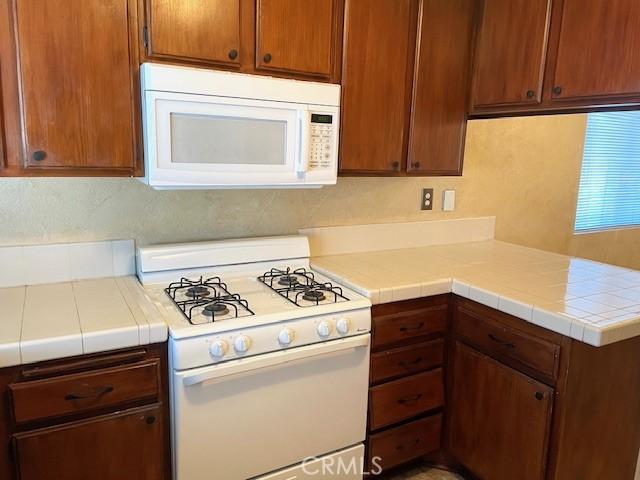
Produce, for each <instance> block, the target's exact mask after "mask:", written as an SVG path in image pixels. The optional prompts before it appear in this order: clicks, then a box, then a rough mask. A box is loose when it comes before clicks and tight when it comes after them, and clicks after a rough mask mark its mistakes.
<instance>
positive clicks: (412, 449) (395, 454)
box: [367, 415, 442, 471]
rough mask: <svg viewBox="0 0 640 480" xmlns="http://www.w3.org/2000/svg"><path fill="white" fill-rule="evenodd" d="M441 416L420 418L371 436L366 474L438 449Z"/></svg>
mask: <svg viewBox="0 0 640 480" xmlns="http://www.w3.org/2000/svg"><path fill="white" fill-rule="evenodd" d="M441 429H442V415H434V416H432V417H427V418H423V419H420V420H416V421H414V422H410V423H407V424H404V425H402V426H400V427H395V428H391V429H389V430H385V431H384V432H380V433H375V434H373V435H371V437H370V438H369V441H368V449H367V451H368V462H367V463H368V464H369V465H370V468H369V470H370V471H373V470H374V468H376V467H379V468H382V470H387V469H389V468H391V467H395V466H396V465H399V464H401V463H404V462H407V461H408V460H412V459H414V458H418V457H420V456H422V455H425V454H427V453H429V452H433V451H435V450H437V449H438V448H439V447H440V433H441Z"/></svg>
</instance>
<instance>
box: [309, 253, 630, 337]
mask: <svg viewBox="0 0 640 480" xmlns="http://www.w3.org/2000/svg"><path fill="white" fill-rule="evenodd" d="M312 267H313V268H314V269H316V270H318V271H319V272H320V273H323V274H325V275H326V276H328V277H330V278H333V279H334V280H336V281H338V282H340V283H343V284H344V285H345V286H347V287H350V288H352V289H354V290H356V291H358V292H360V293H362V294H364V295H365V296H367V297H369V298H370V299H371V301H372V303H373V304H378V303H387V302H394V301H399V300H408V299H411V298H418V297H425V296H430V295H437V294H442V293H449V292H453V293H455V294H457V295H460V296H462V297H466V298H469V299H471V300H474V301H476V302H479V303H482V304H484V305H487V306H489V307H492V308H495V309H498V310H501V311H503V312H505V313H508V314H511V315H514V316H516V317H519V318H521V319H523V320H526V321H528V322H531V323H534V324H536V325H540V326H542V327H544V328H547V329H549V330H553V331H555V332H558V333H561V334H563V335H566V336H570V337H572V338H575V339H577V340H580V341H583V342H584V343H587V344H590V345H595V346H602V345H606V344H609V343H614V342H617V341H620V340H624V339H627V338H631V337H635V336H637V335H640V272H639V271H634V270H628V269H625V268H620V267H615V266H612V265H606V264H603V263H598V262H594V261H591V260H585V259H581V258H573V257H568V256H564V255H559V254H555V253H550V252H545V251H542V250H536V249H532V248H527V247H522V246H518V245H514V244H509V243H504V242H499V241H496V240H490V241H482V242H473V243H461V244H454V245H435V246H425V247H418V248H404V249H399V250H384V251H376V252H364V253H349V254H342V255H330V256H320V257H314V258H313V259H312Z"/></svg>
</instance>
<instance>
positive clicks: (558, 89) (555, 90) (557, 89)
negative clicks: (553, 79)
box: [553, 86, 562, 95]
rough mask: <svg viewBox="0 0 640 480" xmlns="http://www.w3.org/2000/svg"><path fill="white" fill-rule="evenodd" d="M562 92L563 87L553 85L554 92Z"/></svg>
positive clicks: (558, 93) (555, 93)
mask: <svg viewBox="0 0 640 480" xmlns="http://www.w3.org/2000/svg"><path fill="white" fill-rule="evenodd" d="M561 93H562V87H557V86H556V87H553V94H554V95H560V94H561Z"/></svg>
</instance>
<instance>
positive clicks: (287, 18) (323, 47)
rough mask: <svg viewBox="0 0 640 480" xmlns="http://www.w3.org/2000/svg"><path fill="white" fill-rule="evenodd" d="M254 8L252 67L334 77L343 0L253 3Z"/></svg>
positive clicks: (336, 65)
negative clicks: (254, 37) (254, 47)
mask: <svg viewBox="0 0 640 480" xmlns="http://www.w3.org/2000/svg"><path fill="white" fill-rule="evenodd" d="M256 8H257V10H256V68H258V69H262V70H276V71H284V72H291V73H294V74H296V73H297V74H306V75H314V76H319V77H324V78H329V79H331V78H335V77H336V69H339V50H340V43H341V33H342V28H341V22H342V18H343V15H342V11H343V8H344V0H304V1H300V0H257V1H256ZM336 81H339V79H338V78H336Z"/></svg>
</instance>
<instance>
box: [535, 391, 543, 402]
mask: <svg viewBox="0 0 640 480" xmlns="http://www.w3.org/2000/svg"><path fill="white" fill-rule="evenodd" d="M543 398H544V393H542V392H536V400H542V399H543Z"/></svg>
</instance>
